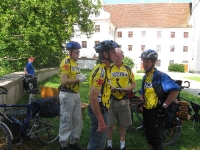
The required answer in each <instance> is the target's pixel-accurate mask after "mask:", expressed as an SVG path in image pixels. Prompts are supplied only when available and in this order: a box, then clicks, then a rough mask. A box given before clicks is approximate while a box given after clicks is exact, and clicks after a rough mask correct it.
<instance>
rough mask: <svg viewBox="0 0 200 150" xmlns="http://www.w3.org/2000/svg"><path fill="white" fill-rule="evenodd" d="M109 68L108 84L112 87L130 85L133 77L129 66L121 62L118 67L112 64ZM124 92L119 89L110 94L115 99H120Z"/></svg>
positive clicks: (133, 79) (133, 80) (121, 87)
mask: <svg viewBox="0 0 200 150" xmlns="http://www.w3.org/2000/svg"><path fill="white" fill-rule="evenodd" d="M110 68H111V70H110V72H111V78H110V81H111V82H110V84H111V87H112V88H120V89H123V88H127V87H129V86H131V84H132V83H133V82H135V77H134V74H133V72H132V71H131V69H130V67H128V66H126V65H124V64H122V65H121V66H120V68H118V67H117V66H116V65H114V64H113V65H112V66H111V67H110ZM125 94H126V93H125V92H123V91H121V90H117V91H115V92H113V93H112V95H113V96H114V97H116V98H117V99H122V98H123V97H124V96H125Z"/></svg>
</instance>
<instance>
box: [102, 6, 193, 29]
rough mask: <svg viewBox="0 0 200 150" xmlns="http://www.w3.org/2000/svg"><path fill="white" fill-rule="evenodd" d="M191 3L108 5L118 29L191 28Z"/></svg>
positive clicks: (105, 8)
mask: <svg viewBox="0 0 200 150" xmlns="http://www.w3.org/2000/svg"><path fill="white" fill-rule="evenodd" d="M191 5H192V4H191V3H142V4H106V5H104V6H103V7H104V10H105V11H107V12H109V13H110V14H111V21H112V22H113V23H114V25H115V26H117V27H161V28H184V27H189V26H188V22H189V19H190V16H191V14H190V12H191Z"/></svg>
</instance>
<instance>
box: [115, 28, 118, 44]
mask: <svg viewBox="0 0 200 150" xmlns="http://www.w3.org/2000/svg"><path fill="white" fill-rule="evenodd" d="M117 28H118V26H116V27H115V32H114V41H115V39H116V34H117ZM115 42H116V41H115Z"/></svg>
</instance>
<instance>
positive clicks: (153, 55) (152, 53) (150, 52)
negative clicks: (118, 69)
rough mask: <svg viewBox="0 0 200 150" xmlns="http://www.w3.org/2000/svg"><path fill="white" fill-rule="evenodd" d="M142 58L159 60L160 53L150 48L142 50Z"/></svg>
mask: <svg viewBox="0 0 200 150" xmlns="http://www.w3.org/2000/svg"><path fill="white" fill-rule="evenodd" d="M140 58H141V59H150V60H157V59H158V53H157V52H156V51H155V50H152V49H148V50H145V51H144V52H142V54H141V56H140Z"/></svg>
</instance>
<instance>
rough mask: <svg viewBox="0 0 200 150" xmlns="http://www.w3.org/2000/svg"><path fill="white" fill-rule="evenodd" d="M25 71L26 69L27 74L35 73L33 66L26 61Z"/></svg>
mask: <svg viewBox="0 0 200 150" xmlns="http://www.w3.org/2000/svg"><path fill="white" fill-rule="evenodd" d="M26 71H27V73H28V74H32V75H34V74H35V70H34V67H33V64H32V63H30V62H28V63H27V64H26Z"/></svg>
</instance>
